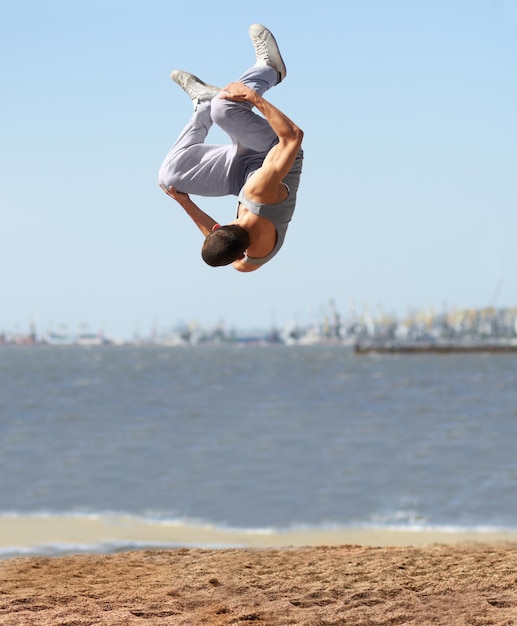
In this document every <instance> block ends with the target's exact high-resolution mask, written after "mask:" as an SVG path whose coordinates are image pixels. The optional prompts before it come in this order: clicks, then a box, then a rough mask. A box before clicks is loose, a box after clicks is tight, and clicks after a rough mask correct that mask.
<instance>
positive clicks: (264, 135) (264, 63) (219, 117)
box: [212, 24, 287, 155]
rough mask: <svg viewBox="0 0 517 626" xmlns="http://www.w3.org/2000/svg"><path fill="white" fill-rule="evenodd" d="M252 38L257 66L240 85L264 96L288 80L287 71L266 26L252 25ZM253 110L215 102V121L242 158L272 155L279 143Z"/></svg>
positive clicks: (235, 104)
mask: <svg viewBox="0 0 517 626" xmlns="http://www.w3.org/2000/svg"><path fill="white" fill-rule="evenodd" d="M249 34H250V38H251V42H252V44H253V47H254V49H255V65H254V66H253V67H251V68H250V69H249V70H247V71H246V72H244V74H243V75H242V76H241V77H240V79H239V81H240V82H242V83H244V84H245V85H247V86H248V87H250V88H251V89H253V90H254V91H256V92H257V93H258V94H259V95H261V96H262V95H264V93H265V92H266V91H267V90H268V89H271V87H273V86H274V85H277V84H278V83H279V82H281V81H282V80H283V79H284V78H285V76H286V73H287V70H286V67H285V63H284V60H283V58H282V55H281V54H280V50H279V48H278V44H277V42H276V39H275V38H274V36H273V34H272V33H271V32H270V31H269V30H268V29H267V28H266V27H265V26H262V25H261V24H252V25H251V26H250V28H249ZM252 109H253V106H252V105H251V104H250V103H249V102H232V101H231V100H222V99H220V98H214V100H213V101H212V118H213V120H214V122H215V123H216V124H217V125H218V126H220V127H221V128H222V129H223V130H224V131H225V132H226V133H228V135H229V136H230V138H231V140H232V142H233V143H234V145H236V147H237V154H238V155H246V154H249V153H253V152H268V151H269V150H270V149H271V148H272V147H273V146H274V145H275V143H276V142H277V141H278V138H277V136H276V134H275V133H274V132H273V130H272V129H271V127H270V125H269V124H268V122H266V120H265V119H264V118H262V117H261V116H259V115H257V114H256V113H253V111H252Z"/></svg>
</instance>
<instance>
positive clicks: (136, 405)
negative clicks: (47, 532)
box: [0, 345, 517, 530]
mask: <svg viewBox="0 0 517 626" xmlns="http://www.w3.org/2000/svg"><path fill="white" fill-rule="evenodd" d="M516 443H517V355H512V354H506V355H485V354H468V355H454V354H450V355H432V354H421V355H369V356H359V355H356V354H354V352H353V351H352V350H351V349H350V348H347V347H344V346H281V345H280V346H244V347H243V346H237V345H218V346H215V345H206V346H192V347H159V346H150V347H137V346H101V347H89V348H86V347H72V346H61V347H58V346H34V347H22V346H4V347H0V516H2V515H9V516H20V517H25V516H31V515H32V516H34V515H47V516H56V517H63V516H92V515H93V516H110V515H111V516H113V515H116V516H135V517H138V518H139V519H144V520H145V519H149V520H167V521H174V520H178V521H182V522H183V523H186V524H190V523H191V524H194V525H195V524H210V525H212V526H214V527H218V528H219V527H220V528H233V529H272V528H275V529H290V528H300V527H303V528H316V527H318V528H340V527H354V528H357V527H376V528H379V527H380V528H384V527H386V528H391V527H407V528H414V529H419V528H422V529H425V528H438V527H442V528H445V527H447V528H462V529H479V528H491V529H511V530H516V529H517V452H516V450H517V447H516Z"/></svg>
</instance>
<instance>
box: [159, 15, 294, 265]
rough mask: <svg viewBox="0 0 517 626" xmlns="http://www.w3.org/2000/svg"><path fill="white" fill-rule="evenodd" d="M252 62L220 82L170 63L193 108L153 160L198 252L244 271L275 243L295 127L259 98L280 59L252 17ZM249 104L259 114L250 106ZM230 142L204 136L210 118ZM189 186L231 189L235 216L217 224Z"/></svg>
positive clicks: (288, 202)
mask: <svg viewBox="0 0 517 626" xmlns="http://www.w3.org/2000/svg"><path fill="white" fill-rule="evenodd" d="M249 33H250V37H251V41H252V43H253V46H254V48H255V56H256V63H255V65H253V67H251V68H250V69H248V70H247V71H246V72H244V74H243V75H242V76H241V77H240V79H239V81H238V82H232V83H229V84H228V85H226V87H224V88H223V89H222V90H221V89H219V88H218V87H214V86H213V85H209V84H207V83H204V82H203V81H202V80H200V79H199V78H197V77H196V76H194V75H192V74H189V73H187V72H183V71H181V70H175V71H173V72H172V74H171V78H172V79H173V80H174V81H175V82H176V83H178V85H179V86H180V87H182V89H184V91H186V92H187V94H188V95H189V96H190V97H191V99H192V101H193V103H194V115H193V116H192V118H191V120H190V122H189V123H188V124H187V126H186V127H185V129H184V130H183V132H182V133H181V135H180V136H179V138H178V140H177V141H176V143H175V144H174V145H173V146H172V148H171V149H170V151H169V153H168V154H167V156H166V157H165V160H164V162H163V164H162V166H161V168H160V172H159V177H158V182H159V184H160V187H161V188H162V189H163V190H164V191H165V193H166V194H167V195H168V196H170V197H171V198H173V199H174V200H176V201H177V202H178V203H179V204H180V205H181V206H182V207H183V209H184V210H185V211H186V213H187V214H188V215H189V217H190V218H191V219H192V220H193V221H194V223H195V224H196V225H197V227H198V228H199V229H200V230H201V232H202V233H203V235H204V236H205V241H204V244H203V248H202V251H201V255H202V257H203V259H204V261H205V262H206V263H208V264H209V265H211V266H214V267H216V266H221V265H229V264H230V263H231V264H232V265H233V267H234V268H235V269H236V270H238V271H240V272H251V271H253V270H256V269H258V268H259V267H261V266H262V265H264V264H265V263H267V262H268V261H269V260H271V259H272V258H273V257H274V256H275V255H276V254H277V252H278V251H279V250H280V248H281V247H282V244H283V242H284V238H285V234H286V231H287V227H288V225H289V222H290V220H291V217H292V215H293V212H294V208H295V204H296V193H297V191H298V185H299V182H300V175H301V171H302V161H303V151H302V149H301V144H302V139H303V132H302V130H300V128H298V126H297V125H296V124H295V123H294V122H292V121H291V120H290V119H289V118H288V117H287V115H285V114H284V113H282V111H280V110H279V109H278V108H277V107H275V106H274V105H272V104H271V103H270V102H268V101H267V100H265V99H264V97H263V94H264V93H265V92H266V91H267V90H268V89H270V88H271V87H273V86H274V85H277V84H278V83H280V82H281V81H282V80H283V79H284V78H285V75H286V67H285V64H284V61H283V59H282V56H281V55H280V51H279V49H278V45H277V43H276V41H275V38H274V37H273V35H272V34H271V32H270V31H269V30H268V29H267V28H265V27H264V26H261V25H260V24H252V25H251V26H250V29H249ZM253 108H256V109H257V110H258V111H259V112H260V113H262V116H263V117H262V116H261V115H258V114H257V113H255V112H254V111H253V110H252V109H253ZM213 123H215V124H217V125H218V126H219V127H220V128H222V129H223V130H224V131H225V132H226V133H227V134H228V135H229V137H230V139H231V144H228V145H210V144H207V143H205V139H206V136H207V134H208V131H209V130H210V127H211V126H212V124H213ZM189 194H194V195H199V196H226V195H234V196H237V197H238V208H237V217H236V219H235V220H233V221H232V222H230V223H229V224H227V225H225V226H220V225H219V224H218V223H217V222H216V221H215V220H213V219H212V218H211V217H210V216H209V215H207V214H206V213H205V212H204V211H202V210H201V209H200V208H199V207H198V206H197V205H196V204H195V203H194V202H193V201H192V200H191V199H190V196H189Z"/></svg>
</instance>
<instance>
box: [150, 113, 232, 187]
mask: <svg viewBox="0 0 517 626" xmlns="http://www.w3.org/2000/svg"><path fill="white" fill-rule="evenodd" d="M195 104H196V107H197V108H196V110H195V112H194V115H193V116H192V118H191V120H190V121H189V123H188V124H187V126H186V127H185V128H184V129H183V131H182V133H181V134H180V136H179V137H178V139H177V140H176V142H175V144H174V145H173V146H172V148H171V149H170V150H169V152H168V154H167V156H166V157H165V159H164V161H163V163H162V166H161V167H160V171H159V174H158V182H159V183H160V184H161V185H163V186H164V187H167V188H168V187H174V188H175V189H176V190H177V191H181V192H183V193H191V194H195V195H199V196H225V195H228V194H229V193H230V191H229V181H228V170H229V167H230V163H231V159H232V156H233V154H234V153H235V149H234V148H233V147H232V146H224V145H211V144H205V143H204V141H205V139H206V136H207V134H208V131H209V130H210V127H211V126H212V117H211V113H210V101H209V100H206V101H202V102H197V103H195Z"/></svg>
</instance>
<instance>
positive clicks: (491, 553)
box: [0, 543, 517, 626]
mask: <svg viewBox="0 0 517 626" xmlns="http://www.w3.org/2000/svg"><path fill="white" fill-rule="evenodd" d="M0 624H2V625H8V626H22V625H23V626H31V625H33V624H34V625H38V626H65V625H66V626H82V625H87V624H88V625H92V624H107V625H111V626H118V625H120V626H123V625H124V626H126V625H133V624H140V625H143V624H145V625H154V624H156V625H162V624H163V625H165V624H167V625H180V624H188V625H197V624H207V625H212V624H213V625H214V626H222V625H225V626H226V625H230V624H256V625H282V626H284V625H288V624H299V625H302V624H303V625H307V626H323V625H330V624H336V625H337V624H343V625H346V626H373V625H375V626H381V625H388V624H412V625H415V626H427V625H431V624H440V625H443V626H459V625H460V624H461V625H462V626H488V625H490V626H516V625H517V543H492V544H481V543H471V544H457V545H444V544H440V545H429V546H412V547H411V546H392V547H386V546H384V547H373V546H364V545H363V546H358V545H340V546H319V547H298V548H238V549H236V548H232V549H230V548H229V549H220V550H206V549H187V548H181V549H177V550H156V551H139V552H126V553H120V554H114V555H101V556H99V555H88V556H84V555H83V556H68V557H59V558H41V557H37V558H17V559H11V560H6V561H1V562H0Z"/></svg>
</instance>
